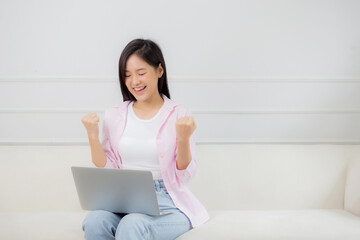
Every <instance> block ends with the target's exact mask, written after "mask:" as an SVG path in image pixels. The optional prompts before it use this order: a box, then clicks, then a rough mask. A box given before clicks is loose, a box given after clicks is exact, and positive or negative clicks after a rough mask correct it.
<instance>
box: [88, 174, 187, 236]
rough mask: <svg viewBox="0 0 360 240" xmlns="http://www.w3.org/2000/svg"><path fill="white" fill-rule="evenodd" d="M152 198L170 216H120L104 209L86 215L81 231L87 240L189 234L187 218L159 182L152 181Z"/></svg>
mask: <svg viewBox="0 0 360 240" xmlns="http://www.w3.org/2000/svg"><path fill="white" fill-rule="evenodd" d="M154 184H155V190H156V196H157V199H158V203H159V208H160V210H161V211H171V212H172V213H170V214H166V215H161V216H150V215H146V214H140V213H130V214H120V213H113V212H109V211H105V210H94V211H91V212H89V213H88V214H87V215H86V217H85V219H84V221H83V223H82V229H83V231H84V232H85V238H86V239H87V240H114V239H116V240H120V239H121V240H132V239H141V240H143V239H156V240H161V239H164V240H169V239H175V238H177V237H179V236H180V235H182V234H183V233H185V232H187V231H189V230H190V229H191V228H192V227H191V223H190V220H189V219H188V217H187V216H186V215H185V214H184V213H183V212H182V211H180V210H179V209H178V208H177V207H175V204H174V202H173V200H172V199H171V197H170V195H169V193H168V192H167V190H166V188H165V185H164V182H163V180H162V179H159V180H157V179H156V180H154Z"/></svg>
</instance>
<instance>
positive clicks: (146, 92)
mask: <svg viewBox="0 0 360 240" xmlns="http://www.w3.org/2000/svg"><path fill="white" fill-rule="evenodd" d="M162 74H163V68H162V67H161V64H159V67H158V68H157V69H155V68H154V67H153V66H151V65H149V64H148V63H147V62H145V61H144V60H142V59H141V58H140V57H138V56H137V55H136V54H132V55H131V56H130V57H129V58H128V60H127V62H126V69H125V85H126V87H127V88H128V90H129V91H130V93H131V94H132V95H133V96H134V97H135V98H136V100H137V101H151V100H152V99H154V98H156V97H158V96H160V94H159V90H158V78H160V77H161V76H162Z"/></svg>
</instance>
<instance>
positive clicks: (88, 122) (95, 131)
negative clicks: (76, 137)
mask: <svg viewBox="0 0 360 240" xmlns="http://www.w3.org/2000/svg"><path fill="white" fill-rule="evenodd" d="M99 121H100V118H99V117H98V115H96V113H89V114H87V115H85V116H83V117H82V118H81V122H82V123H83V124H84V126H85V128H86V130H87V133H88V137H89V138H99V125H98V123H99Z"/></svg>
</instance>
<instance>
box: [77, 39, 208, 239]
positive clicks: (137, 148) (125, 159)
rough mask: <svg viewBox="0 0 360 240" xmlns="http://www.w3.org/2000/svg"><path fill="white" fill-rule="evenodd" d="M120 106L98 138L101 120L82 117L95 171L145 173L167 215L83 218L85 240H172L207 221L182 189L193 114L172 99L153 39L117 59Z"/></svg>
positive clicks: (190, 168) (192, 166) (190, 164)
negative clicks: (135, 171)
mask: <svg viewBox="0 0 360 240" xmlns="http://www.w3.org/2000/svg"><path fill="white" fill-rule="evenodd" d="M119 79H120V87H121V92H122V95H123V100H124V102H123V103H121V104H120V105H118V106H114V107H112V108H110V109H108V110H107V111H105V116H104V120H103V132H102V133H103V139H102V142H100V140H99V127H98V122H99V117H98V116H97V115H96V114H95V113H89V114H87V115H86V116H84V117H83V118H82V122H83V124H84V126H85V127H86V130H87V133H88V137H89V142H90V146H91V154H92V162H93V163H94V164H95V166H96V167H105V168H123V169H142V170H150V171H151V172H152V175H153V178H154V185H155V189H156V194H157V199H158V203H159V208H160V210H162V211H171V212H172V213H171V214H167V215H161V216H149V215H146V214H138V213H131V214H118V213H112V212H108V211H103V210H96V211H91V212H89V213H88V214H87V215H86V217H85V219H84V221H83V225H82V228H83V230H84V232H85V238H86V239H87V240H92V239H94V240H95V239H96V240H101V239H103V240H108V239H109V240H110V239H124V240H129V239H156V240H160V239H166V240H167V239H175V238H177V237H178V236H180V235H182V234H183V233H185V232H187V231H189V230H191V229H192V228H195V227H198V226H199V225H201V224H202V223H204V222H206V221H207V220H208V219H209V215H208V213H207V211H206V209H205V208H204V206H203V205H202V204H201V203H200V202H199V200H198V199H197V198H196V197H195V196H194V195H193V194H192V193H191V192H190V190H189V189H188V188H187V187H186V186H185V184H186V183H187V182H189V181H190V180H191V179H192V177H193V176H194V175H195V173H196V170H197V161H196V158H195V141H194V137H193V133H194V131H195V129H196V124H195V122H194V119H193V117H192V116H191V112H190V111H188V110H187V109H186V108H185V107H184V106H182V105H181V104H179V103H177V102H174V101H172V100H170V93H169V89H168V84H167V76H166V66H165V61H164V58H163V55H162V52H161V50H160V48H159V46H158V45H157V44H155V43H154V42H153V41H151V40H144V39H135V40H133V41H131V42H130V43H128V44H127V45H126V47H125V48H124V50H123V52H122V53H121V56H120V60H119Z"/></svg>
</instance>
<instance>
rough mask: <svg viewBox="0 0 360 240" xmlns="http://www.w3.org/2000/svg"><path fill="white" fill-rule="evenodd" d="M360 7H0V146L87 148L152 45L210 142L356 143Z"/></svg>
mask: <svg viewBox="0 0 360 240" xmlns="http://www.w3.org/2000/svg"><path fill="white" fill-rule="evenodd" d="M359 12H360V1H356V0H353V1H350V0H345V1H344V0H337V1H325V0H323V1H304V0H297V1H280V0H271V1H267V0H256V1H188V0H187V1H177V2H176V1H35V0H32V1H25V0H23V1H19V0H16V1H13V0H1V1H0V144H20V145H21V144H32V143H40V144H53V143H55V144H76V143H78V144H82V145H84V144H85V145H86V144H88V143H87V135H86V131H85V128H84V127H83V125H82V123H81V121H80V119H81V117H82V116H83V115H85V114H86V113H88V112H96V113H98V114H99V115H100V117H101V118H102V116H103V114H104V110H105V109H108V108H110V107H111V106H114V105H118V104H119V103H120V102H122V98H121V93H120V88H119V84H118V82H117V81H118V80H117V64H118V59H119V56H120V53H121V51H122V49H123V48H124V47H125V45H126V44H127V43H128V42H129V41H131V40H132V39H134V38H138V37H140V38H149V39H152V40H154V41H155V42H157V43H158V44H159V45H160V47H161V48H162V50H163V54H164V57H165V61H166V65H167V70H168V77H169V86H170V91H171V96H172V99H174V100H176V101H179V102H182V103H183V104H185V106H187V107H188V108H189V109H191V110H192V111H193V113H194V115H195V120H196V121H197V126H198V129H197V138H198V142H199V143H202V144H207V143H219V142H220V143H222V142H234V143H263V142H266V143H279V142H284V143H314V142H315V143H354V144H357V143H360V31H359V29H360V14H359Z"/></svg>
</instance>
